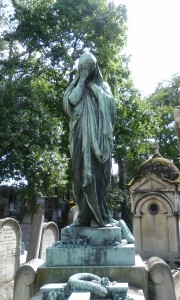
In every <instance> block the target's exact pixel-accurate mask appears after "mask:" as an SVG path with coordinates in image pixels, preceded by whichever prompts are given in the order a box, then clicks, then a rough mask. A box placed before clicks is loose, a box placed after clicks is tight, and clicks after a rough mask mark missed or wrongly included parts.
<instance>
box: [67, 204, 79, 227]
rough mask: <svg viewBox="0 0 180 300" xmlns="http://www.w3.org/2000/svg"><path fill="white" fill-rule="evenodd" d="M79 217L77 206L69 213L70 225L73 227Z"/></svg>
mask: <svg viewBox="0 0 180 300" xmlns="http://www.w3.org/2000/svg"><path fill="white" fill-rule="evenodd" d="M77 216H78V211H77V208H76V206H73V207H71V209H70V210H69V213H68V225H71V224H72V223H74V222H75V220H76V218H77Z"/></svg>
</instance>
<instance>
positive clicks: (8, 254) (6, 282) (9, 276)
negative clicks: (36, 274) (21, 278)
mask: <svg viewBox="0 0 180 300" xmlns="http://www.w3.org/2000/svg"><path fill="white" fill-rule="evenodd" d="M20 253H21V229H20V226H19V224H18V223H17V221H16V220H14V219H12V218H6V219H2V220H0V291H1V297H0V299H1V300H10V299H12V295H13V279H14V276H15V273H16V271H17V269H18V268H19V266H20Z"/></svg>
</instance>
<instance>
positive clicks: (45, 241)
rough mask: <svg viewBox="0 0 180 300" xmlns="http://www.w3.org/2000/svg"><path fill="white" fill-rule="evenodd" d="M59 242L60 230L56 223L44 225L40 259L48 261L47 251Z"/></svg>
mask: <svg viewBox="0 0 180 300" xmlns="http://www.w3.org/2000/svg"><path fill="white" fill-rule="evenodd" d="M57 241H59V229H58V226H57V225H56V224H55V223H54V222H49V223H44V225H43V230H42V237H41V245H40V251H39V258H41V259H43V260H44V261H45V260H46V249H47V248H48V247H50V246H52V244H54V243H55V242H57Z"/></svg>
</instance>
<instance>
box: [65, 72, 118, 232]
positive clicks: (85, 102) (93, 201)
mask: <svg viewBox="0 0 180 300" xmlns="http://www.w3.org/2000/svg"><path fill="white" fill-rule="evenodd" d="M79 77H80V75H79V74H77V75H76V77H75V79H74V81H73V82H72V83H71V84H70V86H69V87H68V88H67V90H66V92H65V95H64V101H63V102H64V109H65V112H66V113H67V114H68V115H69V117H70V137H69V138H70V153H71V157H72V171H73V194H74V197H75V200H76V205H77V208H78V212H79V213H78V222H79V226H90V223H91V220H92V219H95V221H96V222H97V223H98V225H99V226H105V225H107V224H108V223H111V222H112V220H113V219H112V217H111V214H110V212H109V209H108V206H107V191H106V189H107V186H108V184H109V182H110V173H111V150H112V143H113V125H114V120H115V114H116V104H115V100H114V98H113V96H112V93H111V91H110V88H109V86H108V84H107V83H105V82H103V81H101V82H100V83H99V84H98V85H97V90H98V92H97V93H96V94H97V95H95V93H94V92H93V91H92V89H90V88H88V87H86V86H84V89H83V93H82V96H81V99H80V101H79V102H78V103H77V104H76V105H73V104H72V103H71V101H70V99H69V96H70V95H71V93H72V92H73V90H74V88H76V87H77V83H78V80H79Z"/></svg>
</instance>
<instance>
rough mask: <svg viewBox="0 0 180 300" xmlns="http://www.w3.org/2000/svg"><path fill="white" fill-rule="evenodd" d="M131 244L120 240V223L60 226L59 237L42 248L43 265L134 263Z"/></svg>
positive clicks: (133, 251) (133, 252) (132, 245)
mask: <svg viewBox="0 0 180 300" xmlns="http://www.w3.org/2000/svg"><path fill="white" fill-rule="evenodd" d="M134 264H135V247H134V244H128V243H127V241H126V240H121V228H120V227H116V226H114V227H106V228H105V227H104V228H90V227H71V226H67V227H65V228H63V229H62V230H61V241H60V242H57V243H55V244H54V245H53V246H52V247H49V248H47V250H46V266H47V267H54V266H97V265H98V266H116V265H124V266H125V265H134Z"/></svg>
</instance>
